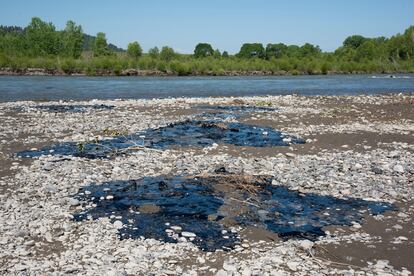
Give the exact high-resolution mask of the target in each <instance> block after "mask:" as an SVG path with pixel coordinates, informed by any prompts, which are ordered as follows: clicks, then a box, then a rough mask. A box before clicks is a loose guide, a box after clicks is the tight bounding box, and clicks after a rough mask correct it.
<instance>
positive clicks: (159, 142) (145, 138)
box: [17, 121, 305, 159]
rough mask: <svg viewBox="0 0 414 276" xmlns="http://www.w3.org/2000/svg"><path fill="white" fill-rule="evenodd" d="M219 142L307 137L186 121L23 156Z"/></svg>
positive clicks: (104, 153) (91, 154)
mask: <svg viewBox="0 0 414 276" xmlns="http://www.w3.org/2000/svg"><path fill="white" fill-rule="evenodd" d="M215 143H223V144H230V145H235V146H249V147H274V146H289V145H290V144H303V143H305V142H304V140H302V139H300V138H296V137H293V136H289V135H284V134H282V133H281V132H279V131H276V130H274V129H272V128H268V127H259V126H255V125H248V124H242V123H235V122H231V123H228V122H217V121H184V122H178V123H174V124H169V125H167V126H165V127H161V128H155V129H148V130H146V131H143V132H140V133H137V134H134V135H129V136H116V137H113V138H111V139H103V140H99V141H91V142H84V143H75V142H66V143H60V144H56V145H52V146H49V147H44V148H42V149H40V150H37V149H35V150H29V151H22V152H19V153H18V154H17V156H19V157H32V158H33V157H38V156H41V155H49V154H50V155H58V156H62V155H71V156H77V157H85V158H90V159H93V158H107V157H110V156H113V155H119V154H124V153H127V152H128V151H129V150H133V149H136V148H137V146H140V147H149V148H156V149H167V148H171V147H186V146H187V147H188V146H194V147H207V146H211V145H213V144H215Z"/></svg>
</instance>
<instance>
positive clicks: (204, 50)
mask: <svg viewBox="0 0 414 276" xmlns="http://www.w3.org/2000/svg"><path fill="white" fill-rule="evenodd" d="M213 54H214V50H213V47H211V45H210V44H208V43H198V44H197V46H196V47H195V49H194V57H196V58H202V57H209V56H212V55H213Z"/></svg>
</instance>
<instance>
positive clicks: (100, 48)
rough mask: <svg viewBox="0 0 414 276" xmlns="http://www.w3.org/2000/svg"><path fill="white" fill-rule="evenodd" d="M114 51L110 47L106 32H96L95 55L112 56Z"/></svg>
mask: <svg viewBox="0 0 414 276" xmlns="http://www.w3.org/2000/svg"><path fill="white" fill-rule="evenodd" d="M110 55H112V52H111V51H110V50H109V48H108V43H107V42H106V37H105V34H104V33H102V32H99V33H97V34H96V39H95V45H94V48H93V56H94V57H102V56H110Z"/></svg>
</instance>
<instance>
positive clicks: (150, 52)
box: [148, 47, 160, 59]
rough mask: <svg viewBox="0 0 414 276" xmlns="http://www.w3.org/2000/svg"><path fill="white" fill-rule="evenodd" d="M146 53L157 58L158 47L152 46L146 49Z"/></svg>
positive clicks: (158, 54)
mask: <svg viewBox="0 0 414 276" xmlns="http://www.w3.org/2000/svg"><path fill="white" fill-rule="evenodd" d="M148 55H149V56H150V57H151V58H154V59H155V58H158V57H159V56H160V50H159V49H158V47H154V48H151V49H149V50H148Z"/></svg>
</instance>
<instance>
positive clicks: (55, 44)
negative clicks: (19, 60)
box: [26, 17, 62, 56]
mask: <svg viewBox="0 0 414 276" xmlns="http://www.w3.org/2000/svg"><path fill="white" fill-rule="evenodd" d="M26 38H27V41H28V45H29V46H30V52H31V54H32V55H33V56H44V55H57V54H58V53H59V52H60V50H61V49H62V45H61V41H60V40H59V36H58V33H57V32H56V29H55V26H54V25H53V24H52V23H46V22H44V21H42V20H41V19H40V18H38V17H33V18H32V21H31V22H30V24H29V26H27V28H26Z"/></svg>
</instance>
